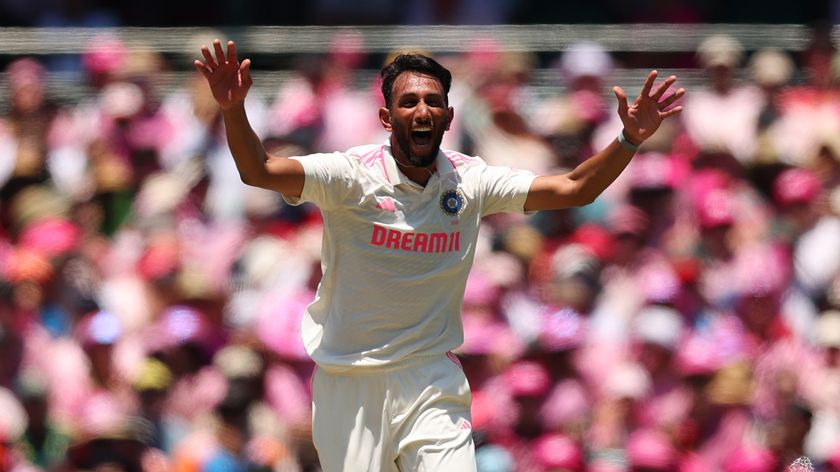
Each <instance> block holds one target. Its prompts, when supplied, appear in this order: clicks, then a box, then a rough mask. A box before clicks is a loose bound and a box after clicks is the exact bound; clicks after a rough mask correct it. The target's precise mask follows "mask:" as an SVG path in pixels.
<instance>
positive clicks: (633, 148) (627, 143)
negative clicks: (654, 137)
mask: <svg viewBox="0 0 840 472" xmlns="http://www.w3.org/2000/svg"><path fill="white" fill-rule="evenodd" d="M618 144H619V145H620V146H621V147H623V148H624V149H627V150H628V151H630V152H636V151H638V150H639V146H638V145H636V144H633V143H631V142H630V141H628V140H627V138H625V137H624V129H623V128H622V130H621V131H619V132H618Z"/></svg>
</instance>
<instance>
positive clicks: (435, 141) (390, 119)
mask: <svg viewBox="0 0 840 472" xmlns="http://www.w3.org/2000/svg"><path fill="white" fill-rule="evenodd" d="M452 116H453V110H452V107H448V106H447V103H446V96H445V94H444V91H443V85H442V84H441V83H440V81H438V80H437V79H436V78H434V77H432V76H430V75H426V74H422V73H419V72H411V71H409V72H403V73H402V74H400V75H399V76H398V77H397V79H396V80H395V81H394V90H393V95H392V102H391V106H390V108H382V109H381V110H380V112H379V117H380V120H381V121H382V125H383V126H384V127H385V129H386V130H388V131H390V132H391V146H392V148H393V152H394V156H395V157H396V158H397V159H398V160H400V161H401V162H403V163H408V164H410V165H412V166H416V167H427V166H430V165H432V164H433V163H434V162H435V158H436V157H437V153H438V150H440V143H441V141H442V140H443V133H444V132H445V131H446V130H448V129H449V124H450V123H451V122H452Z"/></svg>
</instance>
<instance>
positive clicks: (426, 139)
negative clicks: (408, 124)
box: [411, 128, 432, 146]
mask: <svg viewBox="0 0 840 472" xmlns="http://www.w3.org/2000/svg"><path fill="white" fill-rule="evenodd" d="M411 139H412V140H413V141H414V144H416V145H418V146H425V145H427V144H429V143H431V142H432V129H431V128H417V129H414V130H412V131H411Z"/></svg>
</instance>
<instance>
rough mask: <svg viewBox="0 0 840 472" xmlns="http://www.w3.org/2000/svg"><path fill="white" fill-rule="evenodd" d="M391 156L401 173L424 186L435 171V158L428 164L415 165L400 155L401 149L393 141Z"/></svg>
mask: <svg viewBox="0 0 840 472" xmlns="http://www.w3.org/2000/svg"><path fill="white" fill-rule="evenodd" d="M391 156H392V157H393V158H394V162H396V163H397V167H399V169H400V172H402V173H403V175H405V176H406V177H408V178H409V179H410V180H411V181H412V182H415V183H417V184H419V185H422V186H424V187H425V186H426V184H427V183H428V182H429V179H430V178H432V175H433V174H434V173H435V172H436V171H437V159H435V160H434V161H432V163H431V164H429V165H428V166H416V165H414V164H412V163H411V162H409V161H408V159H407V158H406V157H405V156H403V155H402V151H401V150H400V149H399V147H398V146H396V145H395V144H394V143H393V142H392V143H391Z"/></svg>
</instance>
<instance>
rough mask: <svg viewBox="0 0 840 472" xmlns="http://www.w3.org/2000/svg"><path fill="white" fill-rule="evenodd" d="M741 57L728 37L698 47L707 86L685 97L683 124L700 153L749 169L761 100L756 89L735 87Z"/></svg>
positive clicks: (739, 49) (736, 44)
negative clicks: (726, 159) (733, 160)
mask: <svg viewBox="0 0 840 472" xmlns="http://www.w3.org/2000/svg"><path fill="white" fill-rule="evenodd" d="M743 55H744V50H743V46H742V45H741V43H740V42H739V41H738V40H737V39H735V38H733V37H731V36H726V35H713V36H709V37H708V38H706V39H704V40H703V42H701V43H700V45H699V46H698V47H697V61H698V63H699V64H700V66H701V67H703V68H704V69H705V71H706V74H707V80H708V81H709V84H708V85H707V86H706V87H704V88H702V89H700V90H695V91H693V93H691V94H690V95H689V96H687V97H686V100H685V113H684V114H683V122H684V123H685V127H686V130H687V131H688V135H689V136H690V137H691V139H692V140H693V141H694V142H695V143H696V144H697V146H698V147H699V148H700V151H701V152H702V153H705V154H718V155H720V154H723V155H728V156H731V157H734V158H735V159H736V160H737V162H739V163H740V164H741V165H745V166H749V165H751V164H752V163H753V161H754V156H755V151H756V127H757V123H758V117H759V114H760V112H761V110H762V108H764V106H765V98H764V97H763V96H762V93H761V92H760V91H759V90H758V89H757V88H756V87H753V86H749V85H741V84H738V82H737V79H736V75H735V73H734V71H735V69H736V68H737V67H738V66H739V65H740V64H741V61H742V60H743ZM719 158H725V157H724V156H721V157H719Z"/></svg>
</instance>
